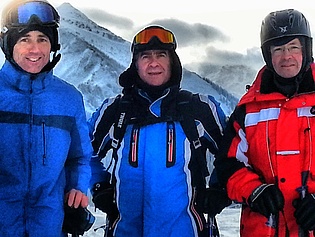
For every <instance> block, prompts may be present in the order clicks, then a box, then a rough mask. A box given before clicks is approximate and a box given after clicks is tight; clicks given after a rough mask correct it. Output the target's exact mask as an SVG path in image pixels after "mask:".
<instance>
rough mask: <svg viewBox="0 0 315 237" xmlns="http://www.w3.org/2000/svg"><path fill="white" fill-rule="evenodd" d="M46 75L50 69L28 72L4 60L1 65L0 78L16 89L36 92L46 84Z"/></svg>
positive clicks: (50, 73)
mask: <svg viewBox="0 0 315 237" xmlns="http://www.w3.org/2000/svg"><path fill="white" fill-rule="evenodd" d="M47 75H52V71H50V72H41V73H38V74H30V73H27V72H25V71H22V70H20V69H17V68H16V67H15V66H14V65H13V64H12V63H10V62H9V61H8V60H6V61H5V63H4V64H3V66H2V69H1V74H0V78H1V80H4V81H5V82H6V83H7V84H8V85H10V86H12V87H13V88H15V89H17V90H20V91H25V92H29V91H31V90H32V92H36V91H40V90H43V89H44V88H45V87H46V86H47V85H48V83H49V81H48V80H47Z"/></svg>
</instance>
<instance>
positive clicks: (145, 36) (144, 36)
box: [133, 27, 176, 48]
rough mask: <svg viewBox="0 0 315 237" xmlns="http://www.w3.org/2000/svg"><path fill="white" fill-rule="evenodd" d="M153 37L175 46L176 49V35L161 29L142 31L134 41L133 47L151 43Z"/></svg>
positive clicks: (154, 28)
mask: <svg viewBox="0 0 315 237" xmlns="http://www.w3.org/2000/svg"><path fill="white" fill-rule="evenodd" d="M152 37H157V38H158V39H159V40H160V41H161V42H162V43H164V44H173V45H174V48H176V40H175V36H174V34H173V33H172V32H171V31H169V30H166V29H164V28H160V27H152V28H146V29H144V30H142V31H140V32H139V33H138V34H137V35H136V36H135V37H134V40H133V46H136V45H139V44H147V43H149V42H150V40H151V39H152Z"/></svg>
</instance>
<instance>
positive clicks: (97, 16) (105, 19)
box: [84, 8, 134, 30]
mask: <svg viewBox="0 0 315 237" xmlns="http://www.w3.org/2000/svg"><path fill="white" fill-rule="evenodd" d="M84 13H85V14H86V15H87V16H88V17H89V18H90V19H91V20H93V21H95V22H97V23H98V24H100V25H108V26H113V27H115V28H118V29H124V30H130V29H132V28H133V27H134V23H133V21H132V20H130V19H129V18H126V17H120V16H117V15H113V14H110V13H108V12H106V11H103V10H100V9H96V8H85V9H84Z"/></svg>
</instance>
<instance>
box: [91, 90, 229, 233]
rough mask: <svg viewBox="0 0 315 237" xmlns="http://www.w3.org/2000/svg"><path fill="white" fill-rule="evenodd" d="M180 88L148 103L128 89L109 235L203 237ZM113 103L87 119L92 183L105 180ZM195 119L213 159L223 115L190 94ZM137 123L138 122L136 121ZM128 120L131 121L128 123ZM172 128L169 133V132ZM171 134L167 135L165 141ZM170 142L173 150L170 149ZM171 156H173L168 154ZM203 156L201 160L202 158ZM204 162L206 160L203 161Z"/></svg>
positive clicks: (108, 102) (205, 100) (139, 92)
mask: <svg viewBox="0 0 315 237" xmlns="http://www.w3.org/2000/svg"><path fill="white" fill-rule="evenodd" d="M178 93H179V88H178V87H175V88H168V89H166V90H165V93H164V94H163V96H161V97H160V98H158V99H156V100H155V101H151V100H150V99H149V98H148V97H147V96H146V94H145V93H144V92H143V91H142V90H141V89H136V88H134V89H133V92H132V101H133V103H132V105H131V106H132V109H131V110H132V111H134V113H135V114H134V115H133V116H135V117H136V118H138V122H130V124H129V125H128V126H127V128H126V132H125V134H124V138H123V139H122V142H121V144H120V147H119V149H118V151H117V155H118V157H117V159H116V161H115V168H114V171H113V175H114V179H115V180H116V182H115V190H116V193H115V197H116V203H117V207H118V210H119V219H118V220H117V222H116V223H115V228H114V236H117V237H122V236H128V237H161V236H168V237H178V236H181V237H192V236H195V237H197V236H206V233H205V226H204V224H205V219H204V216H203V215H202V213H201V212H200V211H198V209H196V203H195V201H196V200H195V199H196V190H195V187H194V186H193V181H192V177H193V172H200V170H197V169H195V170H192V169H193V168H192V167H193V166H190V163H191V152H192V151H191V147H190V143H189V141H188V139H187V137H186V135H185V133H184V130H183V128H182V126H181V124H180V122H179V121H178V120H177V119H176V116H174V115H175V114H176V113H177V112H176V111H177V108H176V97H177V94H178ZM115 101H116V102H117V100H115V98H108V99H106V100H105V101H104V102H103V104H102V105H101V107H100V108H99V109H98V110H97V111H96V112H95V113H94V114H93V115H92V117H91V119H90V120H89V125H90V136H91V139H92V145H93V148H94V153H95V154H94V156H93V158H92V179H91V184H92V185H93V184H94V183H96V182H101V181H104V180H105V179H106V172H105V168H104V166H103V163H108V162H106V161H105V162H104V160H102V159H103V158H104V157H105V156H106V154H107V152H108V150H109V149H111V142H112V139H113V129H114V126H113V122H116V121H113V120H114V119H113V116H114V113H115V109H114V108H115V106H116V105H115V103H116V102H115ZM192 103H193V104H194V106H195V108H196V110H195V111H197V113H194V112H193V111H192V115H193V116H194V119H195V122H196V125H197V128H198V133H199V137H200V140H201V142H202V146H203V150H204V151H206V150H209V151H210V152H211V153H213V154H216V153H217V149H218V143H219V141H220V140H221V138H222V131H223V128H224V126H225V115H224V113H223V111H222V109H221V108H220V105H219V103H218V102H217V101H216V100H215V99H214V98H213V97H211V96H205V95H199V94H194V95H193V98H192ZM139 120H140V121H139ZM130 121H132V119H131V120H130ZM170 124H172V126H173V129H172V131H173V132H174V133H172V134H170V133H169V131H170V130H169V125H170ZM170 135H171V136H170ZM170 137H172V138H173V139H171V140H172V144H173V146H172V147H173V148H174V149H173V150H171V149H168V148H169V147H170V139H169V138H170ZM170 153H171V154H172V155H170ZM205 156H206V155H205ZM204 158H205V157H204Z"/></svg>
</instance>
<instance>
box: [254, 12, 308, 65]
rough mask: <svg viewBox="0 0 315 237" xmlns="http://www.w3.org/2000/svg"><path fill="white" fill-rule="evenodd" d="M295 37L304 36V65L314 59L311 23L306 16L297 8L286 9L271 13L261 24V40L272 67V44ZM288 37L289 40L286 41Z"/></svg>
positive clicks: (266, 60)
mask: <svg viewBox="0 0 315 237" xmlns="http://www.w3.org/2000/svg"><path fill="white" fill-rule="evenodd" d="M294 38H304V39H305V45H303V47H305V48H304V50H303V53H304V55H303V56H304V61H305V62H304V65H306V64H307V63H310V62H311V61H312V60H313V59H312V36H311V30H310V25H309V22H308V21H307V19H306V18H305V16H304V15H303V14H302V13H301V12H299V11H297V10H295V9H285V10H280V11H275V12H271V13H269V14H268V15H267V16H266V17H265V19H264V20H263V21H262V24H261V31H260V42H261V49H262V53H263V57H264V60H265V62H266V64H267V66H269V67H270V68H273V67H272V63H271V54H270V46H271V45H272V44H274V43H275V42H277V41H279V40H280V42H282V43H283V44H285V43H287V42H289V41H290V40H291V39H294ZM286 39H288V41H286Z"/></svg>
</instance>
